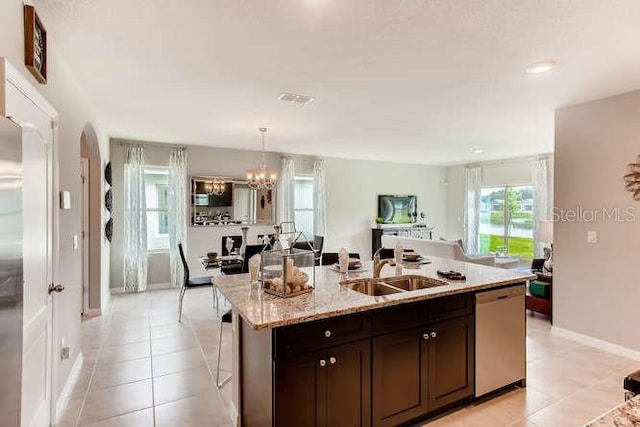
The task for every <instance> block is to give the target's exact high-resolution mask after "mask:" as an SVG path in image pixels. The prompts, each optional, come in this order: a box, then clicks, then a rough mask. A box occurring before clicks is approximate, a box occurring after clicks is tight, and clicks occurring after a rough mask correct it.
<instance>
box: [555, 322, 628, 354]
mask: <svg viewBox="0 0 640 427" xmlns="http://www.w3.org/2000/svg"><path fill="white" fill-rule="evenodd" d="M551 332H552V333H554V334H556V335H559V336H561V337H564V338H569V339H571V340H573V341H577V342H579V343H580V344H584V345H588V346H589V347H595V348H598V349H600V350H604V351H607V352H609V353H613V354H617V355H618V356H623V357H626V358H629V359H633V360H637V361H640V351H637V350H632V349H630V348H627V347H623V346H621V345H618V344H613V343H610V342H609V341H604V340H601V339H598V338H593V337H590V336H589V335H584V334H580V333H578V332H574V331H570V330H568V329H564V328H559V327H557V326H552V327H551Z"/></svg>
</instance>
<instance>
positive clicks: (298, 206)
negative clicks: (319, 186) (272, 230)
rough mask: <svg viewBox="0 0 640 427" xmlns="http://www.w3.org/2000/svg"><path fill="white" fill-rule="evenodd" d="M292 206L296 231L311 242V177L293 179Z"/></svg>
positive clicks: (303, 176)
mask: <svg viewBox="0 0 640 427" xmlns="http://www.w3.org/2000/svg"><path fill="white" fill-rule="evenodd" d="M293 206H294V207H293V210H294V221H295V223H296V230H298V231H302V233H303V234H304V237H306V238H307V239H309V240H313V234H314V233H313V177H311V176H305V175H298V176H296V177H295V178H294V205H293Z"/></svg>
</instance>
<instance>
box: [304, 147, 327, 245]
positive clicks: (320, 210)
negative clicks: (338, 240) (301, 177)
mask: <svg viewBox="0 0 640 427" xmlns="http://www.w3.org/2000/svg"><path fill="white" fill-rule="evenodd" d="M325 191H326V186H325V179H324V159H318V160H316V161H315V162H314V163H313V232H314V233H315V234H316V235H317V236H324V246H325V247H326V244H327V243H326V242H327V206H326V194H325ZM307 237H308V238H310V239H311V238H312V237H313V236H307Z"/></svg>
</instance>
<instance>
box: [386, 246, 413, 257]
mask: <svg viewBox="0 0 640 427" xmlns="http://www.w3.org/2000/svg"><path fill="white" fill-rule="evenodd" d="M402 252H413V249H403V250H402ZM395 256H396V255H395V254H394V249H393V248H382V249H380V259H393V258H395Z"/></svg>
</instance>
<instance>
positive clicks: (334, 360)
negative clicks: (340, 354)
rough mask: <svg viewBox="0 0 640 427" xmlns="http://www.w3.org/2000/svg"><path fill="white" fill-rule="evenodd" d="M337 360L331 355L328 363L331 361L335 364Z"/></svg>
mask: <svg viewBox="0 0 640 427" xmlns="http://www.w3.org/2000/svg"><path fill="white" fill-rule="evenodd" d="M337 361H338V359H336V358H335V357H333V356H331V357H330V358H329V363H331V364H332V365H335V364H336V362H337Z"/></svg>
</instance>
